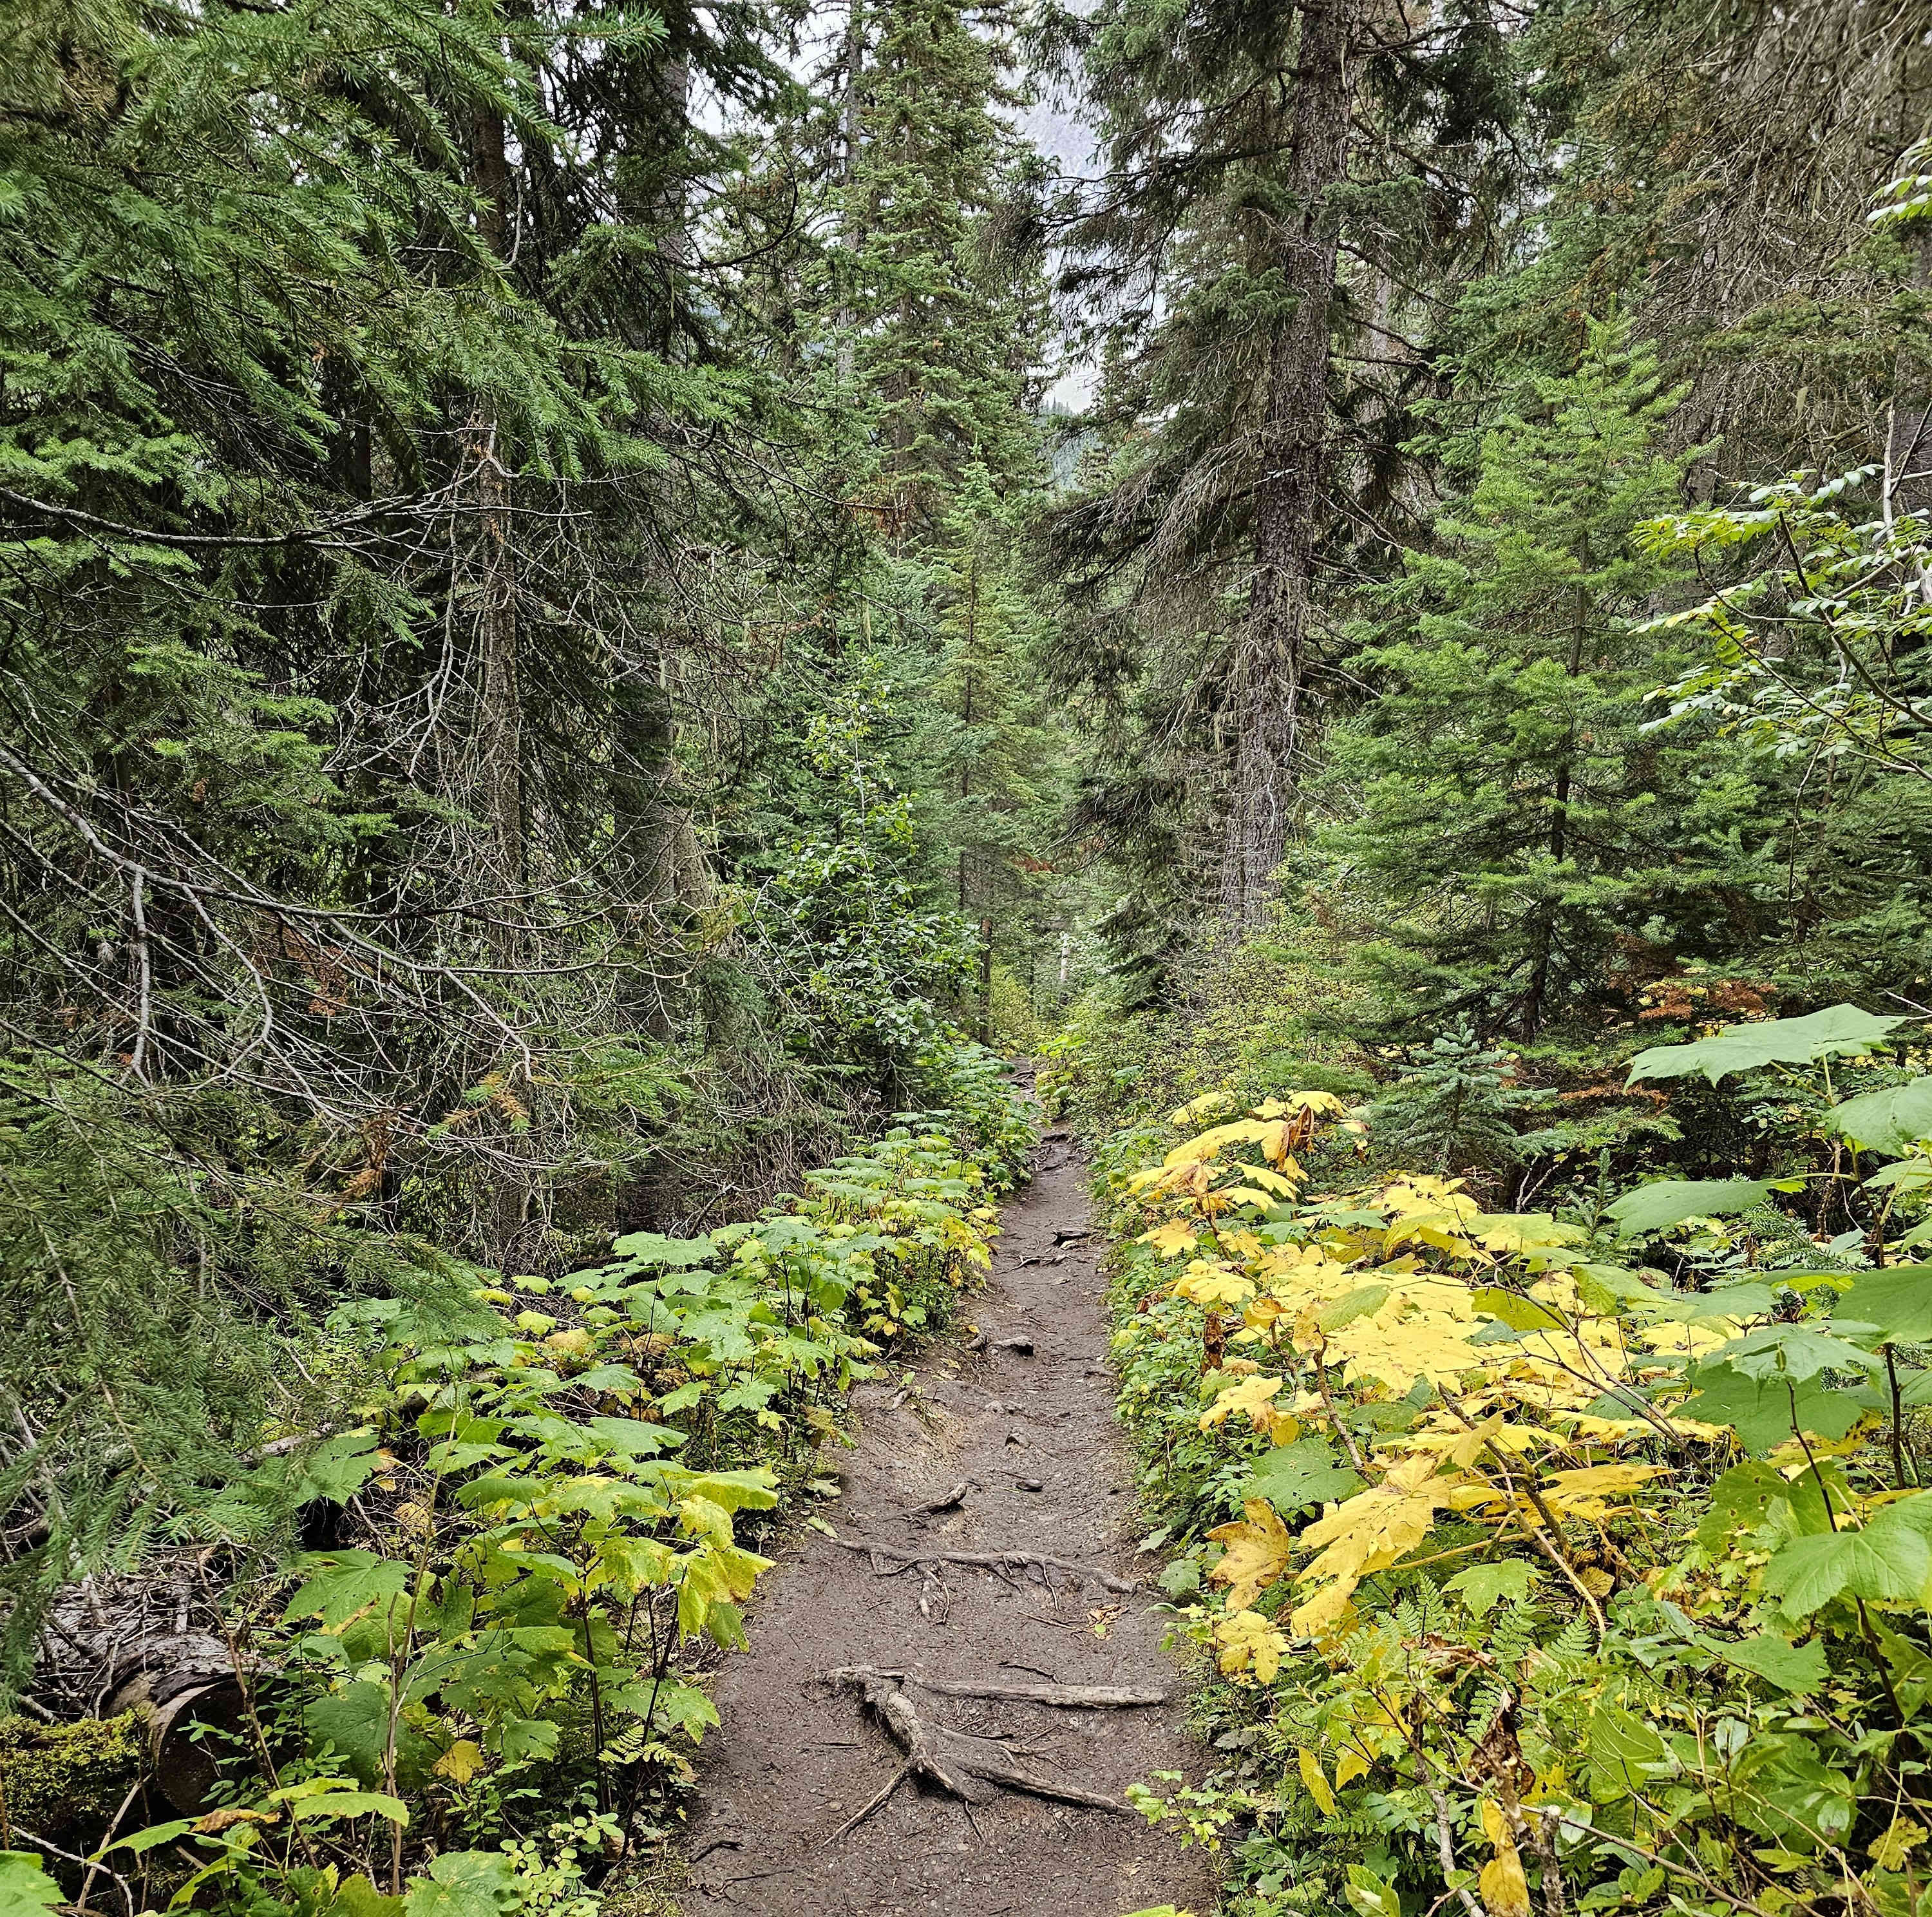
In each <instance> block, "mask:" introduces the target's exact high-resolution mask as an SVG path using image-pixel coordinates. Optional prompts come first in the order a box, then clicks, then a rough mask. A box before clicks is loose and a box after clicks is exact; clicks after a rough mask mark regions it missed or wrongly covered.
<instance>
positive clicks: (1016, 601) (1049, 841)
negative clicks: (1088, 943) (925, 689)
mask: <svg viewBox="0 0 1932 1917" xmlns="http://www.w3.org/2000/svg"><path fill="white" fill-rule="evenodd" d="M1015 518H1016V514H1015V512H1013V509H1010V508H1006V507H1003V506H1002V505H1001V502H1000V500H999V498H998V494H997V492H996V491H995V484H994V481H993V478H992V475H991V474H990V473H988V472H987V471H986V469H985V468H984V467H978V466H976V467H973V468H971V469H970V470H968V472H967V473H965V476H964V477H963V479H962V484H961V485H960V488H959V492H958V494H957V495H956V498H955V500H954V502H953V509H952V511H951V512H950V514H949V515H947V521H946V523H945V524H944V527H942V528H941V533H942V543H941V547H940V550H939V554H938V559H937V560H936V562H935V565H934V566H933V568H932V575H931V578H932V598H933V605H934V608H935V612H936V614H937V637H938V642H939V645H940V648H941V651H940V654H939V660H938V672H937V674H936V675H935V678H934V679H933V680H932V683H931V685H930V688H929V693H928V699H929V706H928V712H927V717H926V723H925V724H924V726H923V727H922V754H923V758H924V768H923V777H922V783H924V784H925V785H926V787H927V789H928V792H929V797H928V799H927V802H926V803H927V810H928V816H929V818H930V819H931V820H932V824H933V827H934V831H935V838H936V840H937V841H938V843H940V844H941V846H944V848H945V849H946V853H947V857H948V858H950V861H951V864H952V868H953V870H952V874H951V877H952V885H953V898H954V902H955V904H956V909H957V910H958V911H959V914H960V915H961V916H962V918H965V920H966V921H968V923H969V924H972V925H973V926H974V927H976V928H977V931H978V933H979V937H980V982H979V1007H978V1010H979V1015H980V1018H981V1020H984V1019H985V1017H986V1012H987V1008H988V1006H989V1004H990V1002H991V999H992V969H993V965H994V961H995V957H1005V958H1006V959H1007V960H1008V961H1009V962H1013V961H1016V960H1019V958H1020V957H1022V954H1023V953H1024V952H1025V950H1026V949H1027V948H1028V945H1029V943H1030V942H1031V940H1032V939H1037V937H1038V936H1039V931H1038V927H1037V924H1036V922H1035V921H1037V920H1038V918H1040V912H1041V908H1042V906H1043V903H1045V902H1046V900H1047V897H1048V895H1049V894H1050V892H1051V891H1052V862H1053V855H1054V843H1055V840H1056V839H1057V837H1058V834H1059V829H1060V824H1061V816H1062V814H1063V812H1064V799H1065V783H1064V773H1065V768H1066V766H1067V762H1068V758H1069V753H1068V747H1069V746H1070V738H1069V737H1068V735H1067V734H1066V733H1065V732H1064V731H1063V730H1062V729H1061V728H1060V727H1059V726H1057V725H1056V724H1055V722H1054V717H1053V714H1052V711H1050V709H1049V707H1048V705H1047V704H1046V700H1045V698H1044V696H1043V688H1042V684H1041V680H1040V673H1039V671H1038V662H1039V657H1040V648H1041V645H1042V640H1043V625H1044V622H1043V619H1042V617H1041V615H1040V612H1039V610H1038V608H1037V607H1036V605H1034V602H1033V600H1032V598H1031V596H1030V594H1029V593H1028V590H1027V583H1028V582H1027V581H1026V580H1025V577H1024V575H1023V572H1022V568H1021V566H1020V562H1019V553H1018V546H1019V536H1018V533H1017V532H1016V527H1015V524H1014V520H1015ZM1047 909H1049V910H1050V909H1051V906H1050V904H1049V905H1048V906H1047Z"/></svg>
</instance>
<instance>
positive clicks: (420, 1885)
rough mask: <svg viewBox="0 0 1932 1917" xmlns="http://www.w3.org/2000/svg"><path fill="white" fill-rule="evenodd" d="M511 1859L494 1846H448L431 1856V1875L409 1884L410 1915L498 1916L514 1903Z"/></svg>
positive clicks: (408, 1916)
mask: <svg viewBox="0 0 1932 1917" xmlns="http://www.w3.org/2000/svg"><path fill="white" fill-rule="evenodd" d="M516 1900H517V1886H516V1879H515V1877H514V1875H513V1873H511V1868H510V1860H509V1859H508V1858H507V1857H505V1856H503V1855H502V1854H501V1853H500V1852H496V1851H491V1850H446V1851H444V1852H443V1853H442V1855H440V1856H437V1857H433V1858H431V1859H430V1865H429V1875H428V1877H426V1878H425V1877H418V1878H416V1879H415V1880H414V1881H413V1882H412V1883H411V1884H410V1887H409V1895H408V1900H407V1903H406V1904H405V1906H404V1909H405V1910H406V1912H407V1917H496V1913H497V1912H499V1910H507V1909H511V1907H513V1906H514V1903H516Z"/></svg>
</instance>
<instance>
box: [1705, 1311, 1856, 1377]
mask: <svg viewBox="0 0 1932 1917" xmlns="http://www.w3.org/2000/svg"><path fill="white" fill-rule="evenodd" d="M1706 1362H1707V1363H1710V1364H1712V1365H1727V1366H1730V1369H1732V1370H1733V1371H1734V1372H1739V1373H1740V1374H1741V1375H1743V1376H1744V1377H1745V1378H1759V1379H1775V1380H1782V1381H1787V1382H1789V1383H1790V1384H1805V1382H1807V1381H1808V1380H1810V1379H1811V1378H1818V1377H1820V1376H1822V1375H1823V1374H1824V1373H1825V1372H1828V1371H1836V1372H1858V1371H1862V1372H1871V1371H1876V1369H1879V1360H1878V1359H1876V1358H1875V1357H1873V1356H1872V1354H1870V1352H1869V1351H1860V1350H1859V1348H1858V1346H1856V1345H1852V1344H1848V1343H1847V1342H1846V1341H1845V1340H1844V1339H1842V1338H1834V1337H1833V1336H1832V1335H1831V1333H1829V1332H1827V1331H1824V1330H1820V1327H1817V1325H1814V1324H1767V1325H1763V1326H1760V1327H1759V1328H1758V1330H1756V1331H1748V1332H1746V1333H1745V1335H1744V1336H1742V1338H1734V1339H1732V1340H1731V1342H1730V1343H1729V1344H1728V1345H1721V1346H1720V1347H1719V1348H1718V1350H1716V1351H1714V1352H1712V1354H1711V1356H1710V1357H1709V1360H1706ZM1701 1375H1702V1374H1701V1372H1700V1377H1701Z"/></svg>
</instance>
